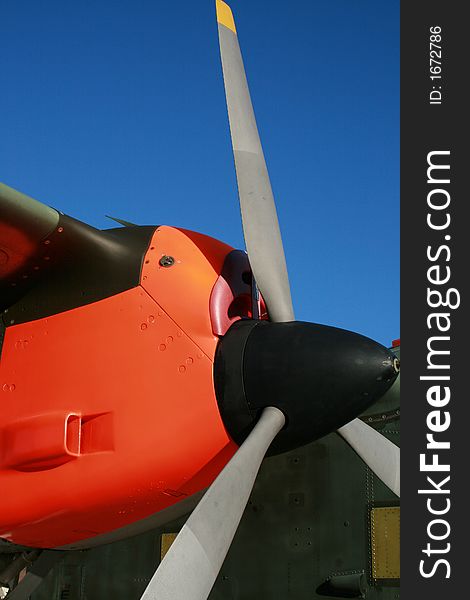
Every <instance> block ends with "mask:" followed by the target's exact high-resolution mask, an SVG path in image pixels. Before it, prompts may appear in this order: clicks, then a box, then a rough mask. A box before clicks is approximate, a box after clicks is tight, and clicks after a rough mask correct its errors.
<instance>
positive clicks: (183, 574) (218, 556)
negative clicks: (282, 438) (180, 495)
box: [141, 407, 285, 600]
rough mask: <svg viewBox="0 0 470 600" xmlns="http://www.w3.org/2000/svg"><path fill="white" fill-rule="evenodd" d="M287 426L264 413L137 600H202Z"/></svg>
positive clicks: (278, 416) (273, 412) (277, 414)
mask: <svg viewBox="0 0 470 600" xmlns="http://www.w3.org/2000/svg"><path fill="white" fill-rule="evenodd" d="M284 423H285V417H284V415H283V413H282V412H281V411H280V410H278V409H277V408H273V407H268V408H265V409H264V410H263V412H262V414H261V417H260V419H259V421H258V423H257V424H256V426H255V428H254V429H253V431H252V432H251V433H250V435H249V436H248V437H247V439H246V440H245V441H244V442H243V444H242V445H241V446H240V448H239V449H238V451H237V452H236V454H235V455H234V456H233V457H232V459H231V460H230V461H229V462H228V463H227V465H226V466H225V468H224V469H223V471H221V473H220V474H219V476H218V477H217V479H216V480H215V481H214V483H213V484H212V485H211V486H210V488H209V489H208V490H207V492H206V494H205V495H204V497H203V498H202V500H201V501H200V502H199V504H198V505H197V507H196V508H195V509H194V511H193V513H192V514H191V516H190V517H189V519H188V520H187V521H186V523H185V525H184V526H183V528H182V529H181V531H180V532H179V534H178V536H177V538H176V539H175V541H174V542H173V544H172V546H171V548H170V550H169V551H168V552H167V554H166V555H165V558H164V559H163V561H162V563H161V564H160V566H159V568H158V569H157V571H156V573H155V575H154V576H153V577H152V579H151V580H150V583H149V585H148V586H147V588H146V590H145V592H144V594H143V596H142V598H141V600H206V598H207V597H208V595H209V593H210V591H211V589H212V586H213V585H214V582H215V580H216V578H217V575H218V573H219V571H220V568H221V567H222V563H223V562H224V559H225V556H226V554H227V552H228V549H229V547H230V544H231V542H232V539H233V536H234V535H235V531H236V530H237V527H238V524H239V522H240V519H241V517H242V514H243V511H244V509H245V506H246V503H247V502H248V498H249V497H250V493H251V490H252V488H253V484H254V481H255V478H256V475H257V473H258V470H259V467H260V464H261V461H262V460H263V458H264V455H265V454H266V451H267V449H268V448H269V446H270V444H271V442H272V440H273V439H274V438H275V437H276V435H277V434H278V432H279V431H280V430H281V429H282V427H283V426H284Z"/></svg>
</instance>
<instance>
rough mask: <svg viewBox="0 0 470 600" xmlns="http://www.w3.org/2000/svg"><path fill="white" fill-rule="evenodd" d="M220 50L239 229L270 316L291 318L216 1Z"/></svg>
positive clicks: (232, 35)
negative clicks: (238, 205) (238, 200)
mask: <svg viewBox="0 0 470 600" xmlns="http://www.w3.org/2000/svg"><path fill="white" fill-rule="evenodd" d="M216 8H217V21H218V28H219V43H220V55H221V58H222V70H223V74H224V84H225V96H226V100H227V109H228V116H229V122H230V133H231V137H232V147H233V154H234V158H235V169H236V172H237V183H238V195H239V198H240V208H241V213H242V222H243V234H244V236H245V243H246V248H247V252H248V258H249V260H250V265H251V268H252V270H253V274H254V277H255V279H256V282H257V284H258V287H259V289H260V291H261V293H262V295H263V297H264V300H265V301H266V305H267V307H268V311H269V315H270V317H271V319H272V320H273V321H278V322H281V321H293V320H294V310H293V308H292V299H291V294H290V286H289V278H288V276H287V267H286V259H285V256H284V248H283V246H282V239H281V233H280V230H279V222H278V219H277V213H276V205H275V203H274V197H273V193H272V190H271V183H270V181H269V175H268V169H267V167H266V162H265V160H264V155H263V149H262V147H261V141H260V138H259V134H258V128H257V126H256V119H255V115H254V112H253V106H252V104H251V99H250V92H249V89H248V83H247V80H246V75H245V68H244V66H243V59H242V55H241V52H240V46H239V45H238V38H237V32H236V29H235V23H234V20H233V16H232V11H231V10H230V7H229V6H228V5H227V4H225V2H222V1H221V0H216Z"/></svg>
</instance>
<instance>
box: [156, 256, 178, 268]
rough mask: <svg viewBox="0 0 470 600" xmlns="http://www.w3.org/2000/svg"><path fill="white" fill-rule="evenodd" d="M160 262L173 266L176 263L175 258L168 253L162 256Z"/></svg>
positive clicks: (163, 264) (161, 264) (162, 265)
mask: <svg viewBox="0 0 470 600" xmlns="http://www.w3.org/2000/svg"><path fill="white" fill-rule="evenodd" d="M159 264H160V266H161V267H166V268H168V267H172V266H173V265H174V264H175V259H174V258H173V257H172V256H167V255H166V254H165V255H164V256H162V257H161V259H160V260H159Z"/></svg>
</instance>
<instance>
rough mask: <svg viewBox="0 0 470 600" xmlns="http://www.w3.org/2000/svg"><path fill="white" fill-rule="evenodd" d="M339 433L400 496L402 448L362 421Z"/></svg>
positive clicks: (349, 424)
mask: <svg viewBox="0 0 470 600" xmlns="http://www.w3.org/2000/svg"><path fill="white" fill-rule="evenodd" d="M338 433H339V434H340V435H341V436H342V437H343V438H344V439H345V440H346V441H347V442H348V444H349V445H350V446H351V448H352V449H353V450H354V451H355V452H356V453H357V454H358V455H359V456H360V457H361V458H362V460H363V461H364V462H365V463H366V465H367V466H368V467H369V468H370V469H371V470H372V471H373V472H374V473H375V474H376V475H377V477H378V478H379V479H381V480H382V481H383V482H384V483H385V485H386V486H388V487H389V488H390V489H391V490H392V492H393V493H394V494H396V495H397V496H400V448H399V447H398V446H396V445H395V444H394V443H393V442H391V441H390V440H388V439H387V438H386V437H385V436H383V435H382V434H380V433H379V432H378V431H376V430H375V429H373V428H372V427H369V425H367V424H366V423H364V422H363V421H361V419H354V421H351V422H350V423H347V424H346V425H344V426H343V427H340V428H339V429H338Z"/></svg>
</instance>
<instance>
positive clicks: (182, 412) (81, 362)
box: [0, 226, 262, 547]
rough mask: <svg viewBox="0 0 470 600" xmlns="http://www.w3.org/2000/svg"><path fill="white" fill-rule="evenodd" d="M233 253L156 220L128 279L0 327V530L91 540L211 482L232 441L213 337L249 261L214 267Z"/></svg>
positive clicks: (44, 540)
mask: <svg viewBox="0 0 470 600" xmlns="http://www.w3.org/2000/svg"><path fill="white" fill-rule="evenodd" d="M231 252H232V248H230V247H229V246H227V245H226V244H223V243H221V242H218V241H216V240H214V239H212V238H209V237H207V236H204V235H201V234H197V233H194V232H189V231H185V230H182V229H176V228H172V227H166V226H163V227H159V228H157V229H156V230H155V231H154V233H153V235H152V237H151V241H150V244H149V246H148V249H147V251H146V253H145V256H144V258H143V261H142V268H141V275H140V283H139V285H137V286H135V287H132V288H131V289H128V290H125V291H123V292H120V293H118V294H115V295H112V296H109V297H106V298H103V299H100V300H99V301H96V302H92V303H90V304H86V305H83V306H79V307H77V308H73V309H71V310H65V311H64V312H59V313H57V314H54V315H51V316H47V317H43V318H38V319H35V320H32V321H29V322H24V323H21V324H11V325H10V326H9V327H7V328H6V332H5V339H4V343H3V348H2V355H1V366H0V393H1V403H0V482H1V488H2V494H1V495H0V537H1V538H3V539H6V540H9V541H11V542H13V543H16V544H20V545H25V546H33V547H60V546H65V545H72V546H73V545H74V544H75V545H77V546H80V545H81V546H86V545H88V544H89V545H93V543H94V542H93V540H100V539H106V534H107V533H108V532H110V531H114V530H118V529H119V528H124V530H125V528H126V526H129V525H130V524H131V523H135V522H139V521H141V520H143V519H146V518H148V517H149V516H150V515H154V514H155V513H160V512H162V514H164V512H165V510H167V509H169V508H170V507H172V506H173V505H175V504H176V503H179V502H181V501H182V500H183V499H185V498H187V497H190V496H193V495H194V494H196V493H197V492H199V491H201V490H203V489H204V488H205V487H207V486H208V485H209V484H210V483H211V482H212V481H213V479H214V478H215V476H216V475H217V474H218V472H219V471H220V469H221V468H222V467H223V465H224V464H225V463H226V462H227V461H228V459H229V458H230V457H231V456H232V455H233V453H234V452H235V451H236V449H237V446H236V444H235V443H234V442H233V441H232V440H231V439H230V437H229V436H228V434H227V432H226V430H225V428H224V425H223V423H222V420H221V417H220V414H219V410H218V406H217V401H216V397H215V392H214V384H213V361H214V354H215V349H216V346H217V342H218V335H217V334H219V335H220V334H222V333H224V330H225V329H226V328H228V326H229V325H230V324H231V322H233V321H234V320H236V319H238V318H240V316H243V315H245V316H252V314H251V313H250V312H249V310H251V304H250V302H248V301H247V295H249V294H250V290H251V284H250V283H249V281H248V279H249V276H250V274H249V272H248V273H247V269H249V267H247V266H246V263H243V260H240V261H239V265H242V263H243V266H242V267H240V268H238V272H236V271H237V267H236V266H235V271H234V268H232V273H231V275H230V277H231V279H232V281H231V282H229V283H230V285H228V284H227V281H226V279H230V277H225V276H224V274H223V269H224V264H225V263H226V259H227V256H228V255H229V254H230V253H231ZM240 254H242V253H240ZM139 260H142V257H140V258H139ZM232 262H233V261H232ZM235 262H236V261H235ZM234 273H235V274H236V276H235V275H234ZM109 277H113V273H112V272H110V273H109ZM221 278H222V281H221ZM237 278H238V279H237ZM234 282H235V284H234ZM214 290H215V292H214V293H213V291H214ZM220 290H222V292H221V291H220ZM261 308H262V307H261ZM258 316H259V315H258ZM172 516H173V517H174V513H172ZM103 536H104V537H103Z"/></svg>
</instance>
